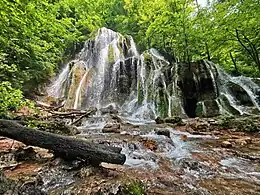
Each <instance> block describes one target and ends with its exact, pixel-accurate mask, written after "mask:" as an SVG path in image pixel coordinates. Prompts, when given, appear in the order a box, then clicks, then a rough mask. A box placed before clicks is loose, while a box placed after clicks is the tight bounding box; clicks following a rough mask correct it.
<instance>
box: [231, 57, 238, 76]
mask: <svg viewBox="0 0 260 195" xmlns="http://www.w3.org/2000/svg"><path fill="white" fill-rule="evenodd" d="M229 55H230V58H231V60H232V62H233V64H234V66H235V70H236V75H238V74H239V71H238V69H237V63H236V60H235V59H234V57H233V55H232V53H231V52H229Z"/></svg>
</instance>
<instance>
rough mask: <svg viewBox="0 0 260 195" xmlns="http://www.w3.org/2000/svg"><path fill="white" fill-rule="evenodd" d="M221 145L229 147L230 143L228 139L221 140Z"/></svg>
mask: <svg viewBox="0 0 260 195" xmlns="http://www.w3.org/2000/svg"><path fill="white" fill-rule="evenodd" d="M221 146H222V147H224V148H230V147H232V144H231V142H229V141H223V142H222V143H221Z"/></svg>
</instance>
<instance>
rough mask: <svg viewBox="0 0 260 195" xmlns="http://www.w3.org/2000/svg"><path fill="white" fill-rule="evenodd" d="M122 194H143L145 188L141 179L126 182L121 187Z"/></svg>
mask: <svg viewBox="0 0 260 195" xmlns="http://www.w3.org/2000/svg"><path fill="white" fill-rule="evenodd" d="M122 194H123V195H145V194H146V188H145V185H144V184H143V183H142V182H141V181H133V182H132V183H130V184H127V185H125V186H124V187H123V189H122Z"/></svg>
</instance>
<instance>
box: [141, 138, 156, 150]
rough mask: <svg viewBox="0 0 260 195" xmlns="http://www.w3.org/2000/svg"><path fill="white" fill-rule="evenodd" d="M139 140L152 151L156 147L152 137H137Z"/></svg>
mask: <svg viewBox="0 0 260 195" xmlns="http://www.w3.org/2000/svg"><path fill="white" fill-rule="evenodd" d="M139 142H141V143H142V144H143V145H144V147H146V148H147V149H150V150H152V151H155V150H157V148H158V146H157V142H156V141H155V140H152V139H148V138H141V139H139Z"/></svg>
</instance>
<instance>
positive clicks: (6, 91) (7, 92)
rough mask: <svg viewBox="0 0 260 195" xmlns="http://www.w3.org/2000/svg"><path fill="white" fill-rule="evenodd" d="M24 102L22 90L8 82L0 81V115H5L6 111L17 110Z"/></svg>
mask: <svg viewBox="0 0 260 195" xmlns="http://www.w3.org/2000/svg"><path fill="white" fill-rule="evenodd" d="M24 104H25V102H24V101H23V95H22V92H21V91H20V90H19V89H14V88H12V86H11V84H10V83H9V82H2V83H0V115H1V116H3V115H7V114H8V112H11V111H17V110H18V109H20V108H21V107H22V106H23V105H24Z"/></svg>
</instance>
